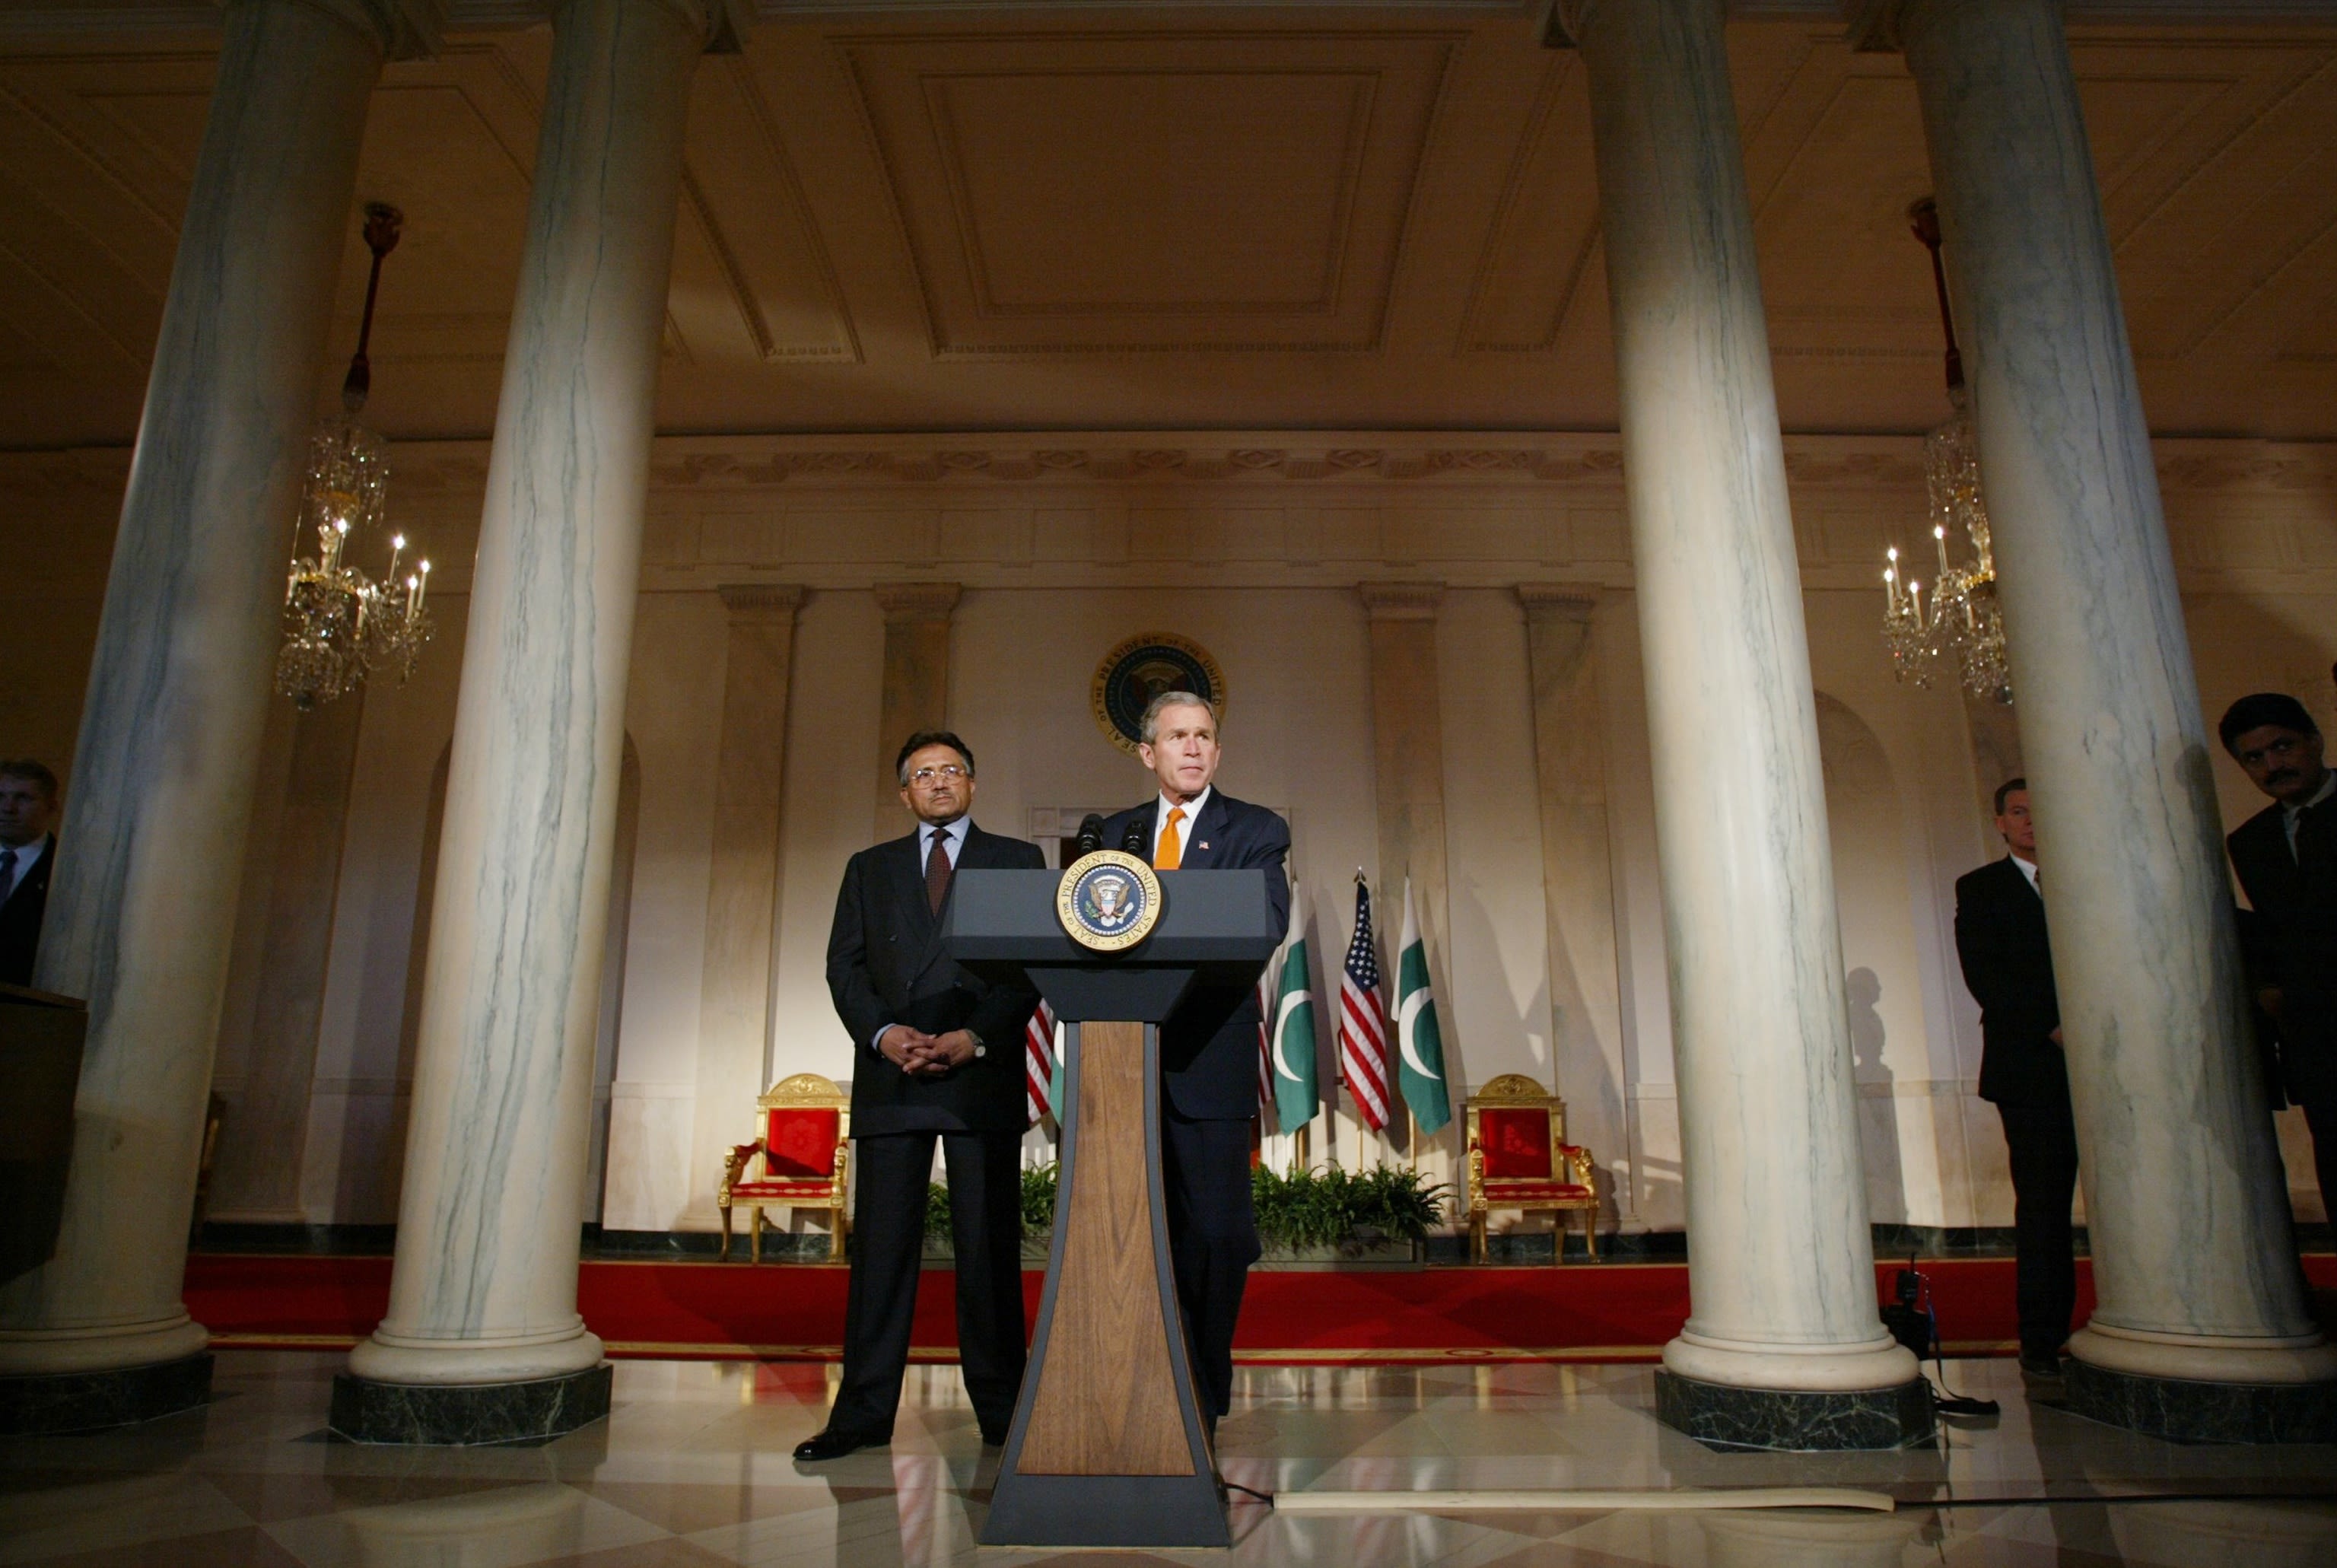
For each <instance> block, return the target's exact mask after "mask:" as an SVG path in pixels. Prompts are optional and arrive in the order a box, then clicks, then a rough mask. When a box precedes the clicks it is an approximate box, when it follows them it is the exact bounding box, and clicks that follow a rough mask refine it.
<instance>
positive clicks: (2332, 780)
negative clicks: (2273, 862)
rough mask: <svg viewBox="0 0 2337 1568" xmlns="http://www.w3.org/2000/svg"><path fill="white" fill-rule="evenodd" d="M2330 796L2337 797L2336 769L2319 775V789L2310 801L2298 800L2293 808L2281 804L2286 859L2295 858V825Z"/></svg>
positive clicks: (2284, 803) (2284, 802) (2281, 824)
mask: <svg viewBox="0 0 2337 1568" xmlns="http://www.w3.org/2000/svg"><path fill="white" fill-rule="evenodd" d="M2332 795H2337V769H2330V770H2329V771H2327V772H2325V773H2323V774H2322V775H2321V788H2320V789H2315V790H2314V791H2313V799H2310V800H2300V801H2298V802H2297V803H2296V804H2295V805H2293V806H2291V805H2290V804H2288V802H2286V801H2285V800H2283V801H2282V802H2281V806H2280V826H2281V829H2282V831H2283V832H2285V833H2286V834H2287V835H2288V858H2290V859H2292V860H2293V859H2295V858H2296V825H2297V823H2298V822H2300V821H2302V820H2303V817H2304V814H2305V812H2307V811H2308V810H2310V809H2313V807H2315V806H2318V805H2320V804H2321V803H2322V801H2323V800H2326V799H2329V797H2330V796H2332Z"/></svg>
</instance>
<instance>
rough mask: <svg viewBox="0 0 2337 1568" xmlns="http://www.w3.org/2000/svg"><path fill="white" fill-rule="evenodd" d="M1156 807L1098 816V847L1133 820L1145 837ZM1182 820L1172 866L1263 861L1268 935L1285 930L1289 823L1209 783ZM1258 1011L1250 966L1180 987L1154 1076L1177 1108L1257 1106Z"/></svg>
mask: <svg viewBox="0 0 2337 1568" xmlns="http://www.w3.org/2000/svg"><path fill="white" fill-rule="evenodd" d="M1159 814H1160V798H1159V796H1158V795H1155V796H1154V797H1153V798H1152V799H1150V800H1148V801H1146V802H1145V803H1144V804H1143V805H1141V806H1138V807H1134V808H1132V809H1129V810H1126V811H1121V812H1119V813H1117V814H1115V815H1114V816H1113V817H1112V818H1111V819H1110V820H1109V821H1107V822H1106V823H1105V824H1104V828H1103V841H1104V846H1105V848H1119V846H1120V843H1121V842H1122V840H1123V839H1125V838H1126V837H1127V834H1128V829H1129V826H1130V825H1131V824H1136V823H1141V824H1142V825H1143V828H1144V830H1145V834H1146V838H1145V842H1146V843H1148V844H1149V843H1150V842H1151V838H1150V835H1151V833H1152V830H1153V829H1154V828H1155V827H1156V826H1157V825H1158V821H1159ZM1184 826H1185V827H1187V828H1188V829H1189V831H1188V832H1187V833H1186V834H1185V841H1184V853H1183V854H1182V855H1181V856H1180V857H1179V858H1178V864H1179V868H1180V869H1183V870H1187V871H1238V870H1245V869H1248V868H1250V867H1257V868H1260V869H1263V870H1264V871H1265V872H1266V897H1268V898H1269V899H1271V900H1272V902H1273V907H1274V932H1275V936H1276V937H1277V938H1279V937H1280V936H1283V935H1284V934H1285V933H1286V932H1287V931H1288V930H1289V929H1290V877H1289V874H1288V873H1287V872H1286V871H1285V870H1284V869H1283V862H1284V861H1285V860H1286V859H1287V858H1289V855H1290V825H1289V824H1288V823H1286V822H1285V821H1284V820H1283V819H1282V818H1279V817H1277V816H1276V815H1275V814H1274V813H1273V812H1271V811H1269V810H1267V809H1266V808H1265V807H1263V806H1253V805H1251V804H1250V803H1249V802H1248V801H1247V800H1237V799H1234V798H1233V797H1232V796H1230V795H1227V793H1225V791H1223V790H1221V789H1212V790H1211V791H1210V792H1209V799H1208V804H1207V805H1205V806H1203V807H1202V808H1201V815H1200V818H1199V819H1198V821H1194V822H1191V823H1188V824H1185V825H1184ZM1261 967H1263V965H1261ZM1258 1019H1259V1012H1258V1005H1257V974H1255V973H1253V974H1252V975H1250V977H1249V978H1248V980H1247V981H1246V982H1245V983H1243V984H1242V985H1238V986H1235V985H1223V984H1220V985H1195V986H1194V987H1193V989H1192V990H1190V991H1188V992H1187V993H1186V994H1185V1000H1184V1001H1183V1002H1181V1003H1179V1004H1178V1007H1177V1011H1176V1013H1175V1014H1173V1015H1171V1016H1170V1018H1169V1020H1168V1023H1166V1024H1162V1025H1161V1028H1160V1070H1161V1079H1162V1083H1163V1084H1164V1086H1165V1087H1166V1088H1167V1090H1168V1103H1169V1104H1171V1105H1172V1106H1174V1107H1175V1108H1176V1110H1177V1112H1178V1114H1179V1115H1181V1116H1183V1117H1185V1118H1186V1119H1187V1120H1188V1121H1194V1122H1247V1121H1248V1120H1249V1119H1250V1118H1251V1117H1253V1116H1255V1115H1257V1025H1258Z"/></svg>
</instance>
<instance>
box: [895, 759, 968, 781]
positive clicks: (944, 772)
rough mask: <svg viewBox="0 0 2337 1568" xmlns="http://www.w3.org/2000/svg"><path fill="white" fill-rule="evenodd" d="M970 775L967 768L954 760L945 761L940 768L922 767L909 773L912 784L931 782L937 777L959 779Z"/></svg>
mask: <svg viewBox="0 0 2337 1568" xmlns="http://www.w3.org/2000/svg"><path fill="white" fill-rule="evenodd" d="M966 777H968V775H967V773H966V770H965V769H963V768H961V767H959V766H958V765H957V764H956V763H954V762H944V763H943V764H942V765H941V766H940V767H938V768H920V769H917V770H916V771H915V772H914V773H912V774H910V775H909V782H910V783H912V784H931V783H932V782H933V781H934V779H963V778H966Z"/></svg>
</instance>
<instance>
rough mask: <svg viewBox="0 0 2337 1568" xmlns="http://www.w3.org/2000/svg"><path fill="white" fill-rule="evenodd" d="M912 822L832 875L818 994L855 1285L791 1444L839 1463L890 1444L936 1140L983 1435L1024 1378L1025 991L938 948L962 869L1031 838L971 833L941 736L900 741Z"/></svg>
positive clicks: (959, 782)
mask: <svg viewBox="0 0 2337 1568" xmlns="http://www.w3.org/2000/svg"><path fill="white" fill-rule="evenodd" d="M895 765H896V767H897V768H898V769H899V772H900V776H901V800H902V803H903V804H904V805H905V806H907V807H908V808H909V809H910V810H911V811H912V812H914V814H915V816H916V818H917V829H916V831H915V832H914V833H912V834H910V835H909V836H908V837H906V838H895V839H894V840H893V841H892V842H890V843H887V844H879V845H877V846H876V847H875V848H873V849H863V850H862V851H861V852H860V853H859V854H857V855H855V856H854V857H853V858H852V860H851V863H850V864H849V865H847V866H846V867H845V869H844V886H843V887H842V888H841V889H840V890H839V891H838V892H837V894H836V925H835V926H834V928H833V930H832V931H831V932H830V934H829V936H828V940H827V989H828V994H829V995H832V996H833V997H834V998H835V999H836V1015H837V1016H838V1017H840V1018H842V1019H843V1020H844V1026H845V1028H846V1030H848V1031H849V1032H850V1033H851V1035H852V1038H853V1040H854V1042H855V1043H856V1045H857V1047H858V1057H857V1061H856V1065H855V1067H854V1070H853V1074H852V1142H853V1163H854V1166H855V1182H856V1185H855V1189H854V1192H853V1201H852V1228H853V1231H854V1241H855V1249H854V1256H853V1260H852V1284H851V1288H850V1290H849V1292H848V1293H847V1296H846V1305H845V1321H844V1377H843V1383H842V1386H841V1387H839V1388H838V1389H837V1390H836V1406H835V1408H833V1409H832V1410H830V1411H829V1412H828V1417H827V1426H826V1430H824V1431H822V1432H821V1433H819V1435H818V1436H815V1437H811V1438H808V1439H807V1440H806V1441H805V1442H804V1443H802V1444H801V1445H799V1446H797V1449H796V1457H797V1459H804V1460H819V1459H834V1458H836V1457H837V1456H839V1455H845V1454H849V1453H851V1452H852V1451H853V1450H855V1449H856V1448H865V1447H867V1446H871V1445H873V1444H878V1443H885V1442H889V1441H891V1439H892V1436H893V1416H894V1412H895V1410H896V1409H897V1408H898V1407H899V1406H900V1403H901V1378H902V1374H903V1372H904V1369H905V1368H906V1367H907V1365H908V1357H909V1327H910V1319H911V1318H912V1316H913V1315H914V1311H915V1308H916V1301H917V1274H918V1270H919V1267H920V1259H921V1256H922V1254H923V1252H924V1230H925V1192H926V1185H927V1181H928V1178H929V1177H930V1176H931V1174H932V1171H933V1166H934V1140H935V1139H936V1138H938V1139H939V1140H941V1145H942V1153H943V1159H944V1163H945V1164H946V1165H947V1168H948V1171H949V1197H950V1223H951V1229H952V1231H953V1239H954V1240H955V1243H956V1255H957V1333H958V1363H959V1368H960V1371H961V1372H962V1374H963V1377H964V1378H965V1388H966V1393H967V1394H968V1396H969V1397H971V1398H972V1399H973V1411H974V1418H975V1420H976V1421H977V1422H979V1423H980V1425H981V1427H982V1440H983V1443H984V1444H985V1445H988V1446H993V1447H994V1446H997V1445H999V1444H1001V1443H1003V1442H1004V1441H1005V1440H1006V1428H1007V1426H1008V1425H1009V1424H1010V1423H1011V1422H1012V1420H1013V1417H1014V1398H1015V1396H1016V1394H1017V1393H1019V1392H1020V1391H1021V1389H1022V1365H1023V1360H1024V1355H1025V1352H1024V1348H1023V1338H1022V1329H1023V1324H1022V1171H1021V1159H1020V1154H1021V1149H1022V1132H1023V1128H1024V1125H1025V1120H1024V1110H1023V1087H1022V1030H1023V1026H1024V1025H1025V1024H1028V1023H1029V1022H1030V1021H1031V1014H1032V1012H1033V1011H1034V1010H1035V1009H1036V1008H1037V1006H1038V1005H1039V994H1038V993H1037V992H1036V991H1033V990H1032V989H1030V988H1029V987H1028V986H1026V985H992V984H989V983H987V982H985V981H982V980H978V979H976V978H974V976H973V975H971V974H969V973H968V972H967V971H966V970H964V969H963V968H961V967H960V966H959V965H958V964H957V963H956V962H955V961H954V960H953V959H952V958H951V957H950V956H949V955H948V954H946V953H944V951H943V950H942V946H941V925H942V913H943V911H944V909H945V908H947V907H948V902H949V888H950V884H951V882H952V880H953V877H955V876H956V874H957V873H958V872H959V871H961V870H984V871H991V870H1039V869H1041V868H1043V867H1045V865H1046V858H1045V857H1044V856H1042V855H1041V853H1040V851H1039V848H1038V846H1036V845H1034V844H1026V843H1024V842H1022V840H1021V839H1019V838H1000V837H999V836H998V835H996V834H994V833H984V832H983V830H982V829H981V828H976V827H975V826H973V821H972V819H971V818H968V817H967V816H966V812H967V811H968V809H971V808H972V806H973V791H974V781H973V752H972V751H970V750H967V749H966V745H965V742H964V741H963V740H959V739H958V738H957V737H956V736H954V735H953V734H950V733H949V732H948V731H946V730H925V731H923V732H921V733H918V734H915V735H912V736H910V737H909V739H908V741H907V743H906V744H904V746H903V747H902V748H901V753H900V756H899V758H898V759H897V761H896V764H895Z"/></svg>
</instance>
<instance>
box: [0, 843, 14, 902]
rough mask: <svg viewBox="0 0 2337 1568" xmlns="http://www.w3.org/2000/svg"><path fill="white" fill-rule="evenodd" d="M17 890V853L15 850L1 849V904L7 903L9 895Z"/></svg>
mask: <svg viewBox="0 0 2337 1568" xmlns="http://www.w3.org/2000/svg"><path fill="white" fill-rule="evenodd" d="M15 890H16V852H15V850H14V849H0V903H5V902H6V901H7V897H8V895H9V894H11V893H14V892H15Z"/></svg>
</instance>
